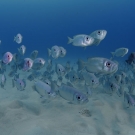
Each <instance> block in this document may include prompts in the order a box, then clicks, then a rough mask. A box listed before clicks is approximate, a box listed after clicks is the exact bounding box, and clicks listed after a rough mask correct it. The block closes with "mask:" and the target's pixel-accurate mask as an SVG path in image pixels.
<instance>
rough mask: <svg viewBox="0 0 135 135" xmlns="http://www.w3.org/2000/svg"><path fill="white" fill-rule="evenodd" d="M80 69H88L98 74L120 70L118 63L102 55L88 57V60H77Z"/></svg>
mask: <svg viewBox="0 0 135 135" xmlns="http://www.w3.org/2000/svg"><path fill="white" fill-rule="evenodd" d="M77 65H78V71H80V70H82V69H86V71H88V72H90V73H94V74H98V75H109V74H113V73H115V72H116V71H117V70H118V64H117V63H115V62H113V61H111V60H109V59H107V58H102V57H92V58H88V60H87V62H84V61H82V60H78V61H77Z"/></svg>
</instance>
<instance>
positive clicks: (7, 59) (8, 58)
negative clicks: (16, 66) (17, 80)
mask: <svg viewBox="0 0 135 135" xmlns="http://www.w3.org/2000/svg"><path fill="white" fill-rule="evenodd" d="M12 59H13V54H12V53H10V52H6V53H5V54H4V55H3V57H2V61H3V63H4V64H9V63H10V62H11V61H12Z"/></svg>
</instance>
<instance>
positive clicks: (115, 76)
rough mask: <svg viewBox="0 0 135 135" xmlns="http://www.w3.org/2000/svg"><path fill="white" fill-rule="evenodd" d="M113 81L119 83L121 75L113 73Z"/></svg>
mask: <svg viewBox="0 0 135 135" xmlns="http://www.w3.org/2000/svg"><path fill="white" fill-rule="evenodd" d="M114 78H115V81H116V83H117V84H120V82H121V80H122V76H121V75H119V74H116V75H114Z"/></svg>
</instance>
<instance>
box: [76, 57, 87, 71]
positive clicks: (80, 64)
mask: <svg viewBox="0 0 135 135" xmlns="http://www.w3.org/2000/svg"><path fill="white" fill-rule="evenodd" d="M77 65H78V71H80V70H82V69H84V67H85V62H84V61H82V60H80V59H79V60H78V61H77Z"/></svg>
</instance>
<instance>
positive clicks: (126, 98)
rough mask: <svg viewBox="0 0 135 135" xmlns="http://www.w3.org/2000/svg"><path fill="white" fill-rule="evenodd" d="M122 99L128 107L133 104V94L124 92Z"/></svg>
mask: <svg viewBox="0 0 135 135" xmlns="http://www.w3.org/2000/svg"><path fill="white" fill-rule="evenodd" d="M124 101H126V103H127V104H128V107H130V106H135V96H134V95H131V94H127V92H126V91H125V92H124Z"/></svg>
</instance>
